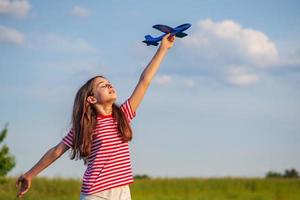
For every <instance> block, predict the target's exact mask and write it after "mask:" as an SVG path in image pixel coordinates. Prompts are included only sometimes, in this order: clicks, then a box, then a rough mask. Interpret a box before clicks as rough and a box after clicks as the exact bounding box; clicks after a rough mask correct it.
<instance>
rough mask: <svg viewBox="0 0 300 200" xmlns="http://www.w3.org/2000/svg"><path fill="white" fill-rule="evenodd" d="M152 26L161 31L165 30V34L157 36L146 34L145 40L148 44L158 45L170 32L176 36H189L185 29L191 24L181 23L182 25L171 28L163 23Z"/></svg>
mask: <svg viewBox="0 0 300 200" xmlns="http://www.w3.org/2000/svg"><path fill="white" fill-rule="evenodd" d="M152 27H153V28H155V29H157V30H160V31H161V32H164V33H165V34H163V35H161V36H159V37H156V38H154V37H152V36H151V35H145V40H144V41H143V42H144V43H146V44H147V46H149V45H154V46H157V45H158V42H159V41H161V39H162V38H163V37H164V36H165V35H167V34H168V33H171V36H173V35H175V36H176V37H179V38H183V37H185V36H187V34H186V33H184V32H183V31H185V30H186V29H188V28H190V27H191V24H181V25H180V26H177V27H175V28H171V27H169V26H166V25H161V24H156V25H154V26H152Z"/></svg>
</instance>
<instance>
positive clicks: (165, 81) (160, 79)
mask: <svg viewBox="0 0 300 200" xmlns="http://www.w3.org/2000/svg"><path fill="white" fill-rule="evenodd" d="M171 82H172V77H171V76H170V75H157V76H156V77H155V78H154V83H156V84H158V85H169V84H170V83H171Z"/></svg>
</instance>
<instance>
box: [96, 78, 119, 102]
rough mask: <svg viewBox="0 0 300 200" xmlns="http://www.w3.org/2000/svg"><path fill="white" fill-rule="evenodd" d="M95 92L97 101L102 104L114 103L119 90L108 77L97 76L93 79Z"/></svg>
mask: <svg viewBox="0 0 300 200" xmlns="http://www.w3.org/2000/svg"><path fill="white" fill-rule="evenodd" d="M93 94H94V95H93V96H94V97H95V98H96V100H97V103H100V104H104V103H108V102H112V103H113V102H115V101H116V99H117V92H116V90H115V89H114V87H113V86H112V84H111V83H110V82H109V81H108V80H107V79H105V78H101V77H97V78H95V79H94V81H93Z"/></svg>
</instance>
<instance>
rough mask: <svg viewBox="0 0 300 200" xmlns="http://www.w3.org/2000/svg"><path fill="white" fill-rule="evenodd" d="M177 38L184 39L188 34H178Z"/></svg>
mask: <svg viewBox="0 0 300 200" xmlns="http://www.w3.org/2000/svg"><path fill="white" fill-rule="evenodd" d="M175 36H176V37H179V38H183V37H185V36H187V34H186V33H183V32H181V33H176V34H175Z"/></svg>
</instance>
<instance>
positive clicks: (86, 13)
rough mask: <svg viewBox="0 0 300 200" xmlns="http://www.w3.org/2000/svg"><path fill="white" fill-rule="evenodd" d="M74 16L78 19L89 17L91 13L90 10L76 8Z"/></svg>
mask: <svg viewBox="0 0 300 200" xmlns="http://www.w3.org/2000/svg"><path fill="white" fill-rule="evenodd" d="M72 14H73V15H75V16H78V17H87V16H89V15H90V14H91V13H90V11H89V10H87V9H85V8H82V7H80V6H75V7H74V8H73V10H72Z"/></svg>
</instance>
